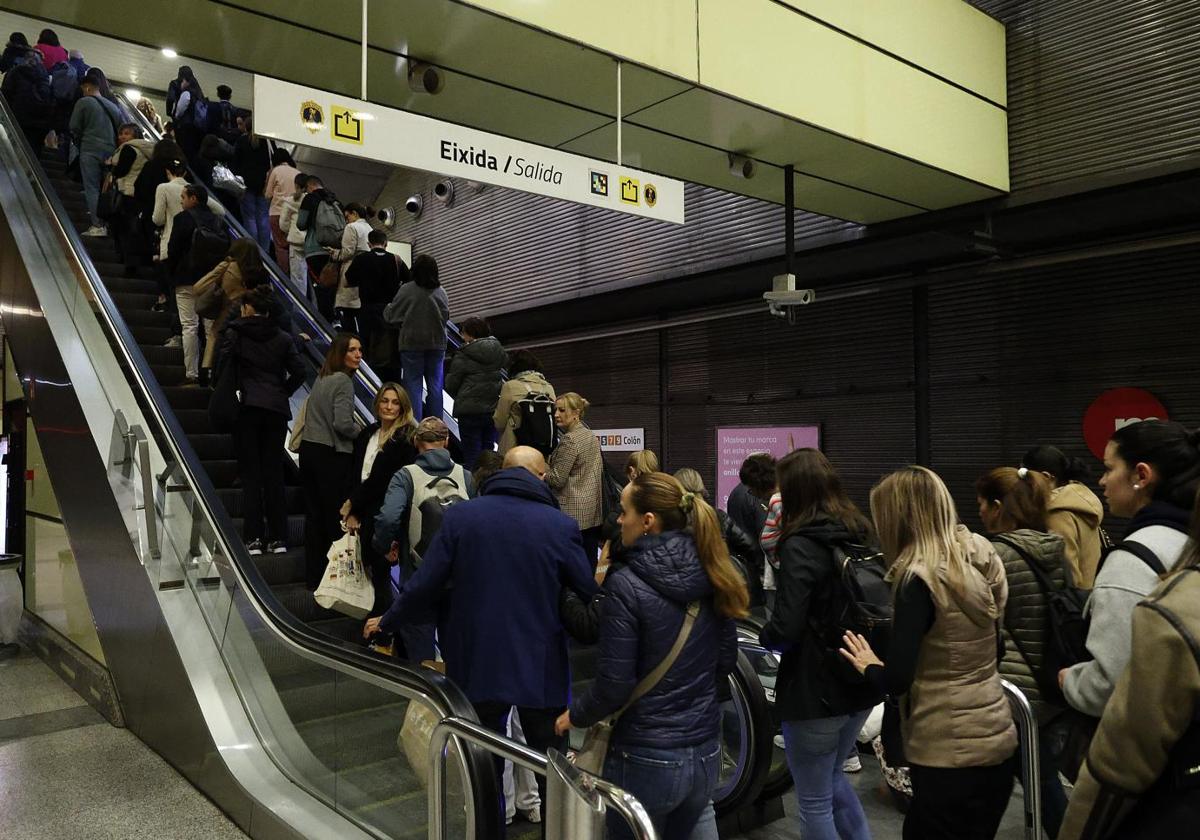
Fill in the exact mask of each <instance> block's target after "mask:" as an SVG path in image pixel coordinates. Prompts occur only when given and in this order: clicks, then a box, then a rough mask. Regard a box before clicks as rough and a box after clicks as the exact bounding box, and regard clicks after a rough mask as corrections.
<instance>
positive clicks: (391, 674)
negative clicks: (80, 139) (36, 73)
mask: <svg viewBox="0 0 1200 840" xmlns="http://www.w3.org/2000/svg"><path fill="white" fill-rule="evenodd" d="M0 122H2V123H3V125H4V126H5V128H6V130H7V133H8V135H9V137H10V139H11V141H12V145H13V148H14V149H15V150H16V151H17V154H18V155H20V156H23V157H24V158H25V170H26V173H27V174H28V175H29V176H30V178H31V182H32V185H33V186H34V188H35V191H36V192H37V193H39V194H40V195H39V196H38V198H39V199H40V201H41V202H42V203H43V205H44V206H45V207H47V208H48V209H49V211H50V216H51V220H52V221H53V223H54V225H55V228H56V229H57V231H58V233H59V234H60V235H61V236H62V238H63V240H64V244H65V245H66V247H67V250H68V251H69V252H70V253H69V257H70V258H71V259H72V260H73V262H74V263H75V265H76V268H77V277H78V278H80V279H81V280H82V282H83V283H85V284H86V291H87V293H88V294H89V295H91V296H92V298H93V299H94V300H95V301H96V303H97V304H98V305H97V306H95V307H93V311H94V312H96V313H97V314H99V316H100V319H101V324H102V326H103V327H104V328H105V330H106V331H107V332H108V333H109V335H110V336H111V337H112V338H113V339H115V341H112V342H110V344H111V345H112V346H114V347H115V348H116V349H117V352H118V353H119V356H118V361H119V362H120V363H121V364H122V367H123V368H124V369H125V371H126V376H127V378H128V377H129V376H132V379H133V382H132V383H131V384H132V385H133V386H134V393H135V396H138V395H140V396H141V397H143V400H142V403H143V408H144V409H149V412H150V416H149V417H148V419H149V420H150V421H151V422H152V424H153V425H155V426H157V429H156V431H157V432H159V434H157V435H155V437H156V440H157V441H158V442H159V443H160V445H161V444H163V443H165V444H166V446H167V448H168V450H169V452H170V456H171V457H172V458H174V459H175V463H176V464H177V465H178V467H179V468H180V469H181V470H182V471H183V473H184V475H185V476H186V479H187V483H188V484H190V485H191V487H193V488H195V492H194V493H193V497H194V499H195V501H196V503H197V504H198V505H199V506H200V507H201V515H202V516H203V517H204V518H207V520H208V522H209V524H210V525H211V526H212V528H213V532H214V535H215V538H216V539H217V540H218V542H219V545H220V548H221V549H222V551H223V552H224V554H225V556H226V557H227V558H229V560H230V567H231V568H232V569H233V570H234V572H235V574H236V576H237V579H238V583H239V584H240V585H241V586H242V588H243V590H244V591H245V592H247V593H248V594H249V596H250V598H249V600H250V603H251V604H253V605H254V607H255V609H256V611H257V612H258V613H259V615H260V618H262V619H263V621H264V623H265V624H266V625H267V626H269V627H271V628H272V629H273V630H274V631H276V632H277V633H278V634H279V635H280V636H282V637H283V639H284V640H285V641H286V642H287V643H288V644H289V645H290V646H291V647H292V648H293V649H295V650H297V651H299V652H300V653H301V655H303V656H305V657H306V658H309V659H313V660H316V661H319V662H322V663H323V664H326V665H328V666H331V667H334V668H335V669H337V670H342V671H344V672H346V673H350V674H352V675H353V674H354V672H356V671H357V672H360V673H362V674H365V675H369V676H370V677H372V678H373V679H371V680H368V681H369V682H376V683H378V682H380V681H382V682H385V683H392V684H395V685H397V686H400V687H403V688H404V689H407V690H408V691H409V692H411V693H412V694H413V695H416V696H422V697H427V698H429V699H430V700H432V701H434V702H435V703H436V704H437V705H438V706H439V707H440V708H438V709H437V712H438V713H440V714H442V715H443V716H444V717H449V716H452V715H453V716H455V717H463V718H466V719H468V720H474V721H477V720H478V716H477V715H476V713H475V710H474V707H473V706H472V705H471V703H470V701H469V700H467V697H466V695H465V694H464V693H463V692H462V689H460V688H459V687H458V686H457V685H456V684H454V683H453V682H452V681H451V680H449V679H448V678H446V677H445V676H443V675H442V674H439V673H437V672H436V671H432V670H430V669H427V668H422V667H419V666H412V665H408V664H406V663H400V662H396V661H387V660H383V659H380V658H378V657H376V656H373V655H370V654H367V653H365V652H363V651H362V650H361V649H360V648H357V647H355V646H354V645H352V644H351V643H350V642H348V641H339V640H336V639H333V638H332V637H328V636H325V635H324V634H320V633H317V632H315V631H313V630H312V629H310V628H309V627H308V626H307V625H305V624H304V623H303V622H301V621H300V620H299V619H297V618H296V617H295V616H294V615H292V614H291V613H290V612H289V611H288V610H287V609H285V608H284V607H283V605H282V604H281V603H280V602H279V599H278V598H277V597H276V596H275V594H274V592H272V591H271V588H270V586H269V585H268V584H267V582H266V580H265V578H264V577H263V576H262V572H261V571H260V570H259V569H258V566H257V565H256V564H255V563H254V561H253V559H252V558H251V557H250V554H249V553H248V552H247V550H246V547H245V545H244V544H243V543H242V541H241V539H240V538H238V537H237V536H236V529H235V527H234V524H233V519H232V517H231V516H230V515H229V513H228V512H227V511H226V510H225V508H224V505H220V504H215V505H214V504H213V500H214V499H216V498H217V494H216V489H215V488H214V486H213V484H212V482H211V481H210V480H209V478H208V475H207V473H206V472H205V471H204V469H203V467H202V466H201V465H200V459H199V457H198V456H197V454H196V452H195V450H194V449H193V447H192V445H191V442H190V441H189V440H188V438H187V436H186V434H185V433H184V431H183V428H182V426H181V425H180V423H179V420H178V419H177V418H176V416H175V413H174V411H171V410H169V409H167V408H166V407H167V406H168V405H169V403H168V402H167V397H166V394H165V392H164V391H163V389H162V386H161V385H159V383H158V380H157V378H156V377H155V376H154V373H153V371H152V370H151V368H150V364H149V363H148V362H147V361H146V358H145V356H144V355H143V353H142V352H141V349H140V348H139V347H138V344H137V342H136V340H135V339H134V337H133V333H132V331H131V330H130V329H129V327H128V325H127V324H126V323H125V320H124V318H123V317H121V315H120V311H119V310H118V309H117V306H116V303H115V301H114V300H113V299H112V296H111V295H110V293H109V291H108V289H107V287H106V286H105V284H104V282H103V281H102V280H101V278H100V276H99V274H98V272H97V271H96V268H95V265H94V264H93V262H92V260H91V259H90V258H89V257H88V256H87V250H86V249H85V247H84V243H83V239H82V236H81V235H80V233H79V232H78V231H77V230H76V229H75V226H74V224H73V223H71V221H70V215H69V214H68V213H67V211H66V208H65V207H64V206H63V204H62V201H61V199H60V198H59V197H58V193H57V191H56V190H55V189H54V188H53V187H52V185H51V184H50V183H49V177H48V176H47V174H46V172H45V170H44V169H43V168H42V166H41V164H40V162H39V160H38V158H37V155H36V153H35V152H34V150H33V149H32V148H31V147H30V145H29V142H28V140H27V139H26V137H25V134H24V132H23V131H21V130H20V129H19V128H18V123H17V121H16V118H15V116H14V114H13V112H12V110H11V108H10V107H9V103H8V101H7V100H6V99H5V98H4V97H3V96H2V95H0ZM148 514H150V515H153V513H152V512H151V511H148ZM268 752H270V751H268ZM467 761H468V772H469V773H470V779H469V783H470V784H471V788H472V790H473V791H474V792H475V796H474V797H473V799H474V801H475V806H476V808H475V814H476V816H477V819H482V820H484V821H485V823H488V822H490V819H489V815H492V812H493V811H495V810H496V809H495V808H494V807H492V803H493V801H494V799H495V796H494V795H492V792H493V790H494V788H495V781H494V775H493V772H492V765H491V758H490V756H489V755H488V754H487V753H486V752H485V751H483V750H479V749H475V750H469V751H468V752H467ZM281 769H282V768H281ZM285 772H286V771H285ZM297 781H299V780H297ZM493 816H494V815H493ZM484 836H490V835H484Z"/></svg>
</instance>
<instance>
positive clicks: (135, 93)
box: [125, 88, 142, 105]
mask: <svg viewBox="0 0 1200 840" xmlns="http://www.w3.org/2000/svg"><path fill="white" fill-rule="evenodd" d="M125 98H126V99H128V100H129V101H130V102H132V103H134V104H135V105H136V104H137V103H139V102H141V101H142V92H141V91H140V90H138V89H137V88H125Z"/></svg>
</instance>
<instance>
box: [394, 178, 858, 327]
mask: <svg viewBox="0 0 1200 840" xmlns="http://www.w3.org/2000/svg"><path fill="white" fill-rule="evenodd" d="M437 180H438V178H437V177H436V176H432V175H426V174H424V173H418V172H412V171H409V170H400V171H398V172H397V173H396V174H395V175H394V176H393V177H392V179H391V181H389V183H388V185H387V186H386V187H385V188H384V190H383V192H382V193H381V195H380V196H379V199H378V204H379V206H381V207H398V212H397V223H396V227H395V228H394V229H393V230H392V231H389V235H390V236H391V237H392V238H393V239H400V240H403V241H405V242H410V243H412V246H413V252H414V253H429V254H433V255H434V256H436V257H437V260H438V266H439V268H440V270H441V274H442V278H443V280H444V282H445V285H446V291H447V293H448V294H449V296H450V306H451V313H452V315H453V316H454V317H461V316H463V315H467V314H475V313H483V314H489V315H490V314H496V313H499V312H508V311H513V310H517V309H523V308H527V307H530V306H537V305H541V304H545V303H548V302H551V301H553V300H563V299H569V298H575V297H581V296H584V295H589V294H595V293H596V292H598V291H601V290H602V289H605V288H610V289H611V288H615V287H619V286H622V285H635V284H639V283H644V282H652V281H654V280H659V279H663V278H666V277H674V276H680V275H686V274H689V273H694V272H698V271H703V270H711V269H713V268H717V267H721V266H725V265H730V264H734V263H737V262H742V261H745V260H747V259H750V258H752V256H753V254H754V253H755V252H756V251H763V252H764V253H766V252H769V253H781V252H782V251H783V210H782V208H780V207H779V206H778V205H774V204H770V203H768V202H765V201H758V200H756V199H753V198H746V197H744V196H739V195H733V194H731V193H724V192H720V191H718V190H714V189H710V188H708V187H700V186H696V185H694V184H689V185H688V186H687V190H686V195H687V198H686V201H687V224H686V225H672V224H667V223H664V222H654V221H648V220H646V219H643V218H640V217H637V216H629V215H625V214H620V213H613V212H611V211H605V210H600V209H597V208H593V207H585V206H583V205H580V204H574V203H572V202H567V201H561V200H559V199H553V198H546V197H544V196H538V195H532V194H529V193H522V192H517V191H515V190H506V189H501V188H498V187H488V188H486V189H484V190H483V191H482V192H477V191H476V190H475V189H474V188H472V187H471V186H470V185H468V184H467V183H466V182H463V181H456V182H455V183H456V195H455V203H454V206H452V207H445V206H444V205H442V204H440V203H438V202H437V201H435V200H434V199H433V198H432V195H431V191H432V187H433V184H434V183H436V182H437ZM415 193H420V194H421V195H422V197H423V199H424V202H425V210H424V212H423V213H422V215H421V217H420V218H417V219H414V218H413V216H411V215H410V214H408V213H406V212H405V211H404V201H405V199H406V198H408V196H410V195H413V194H415ZM851 227H854V226H853V225H850V224H849V223H846V222H840V221H836V220H833V219H829V218H826V217H824V216H815V215H813V214H811V213H797V214H796V235H797V238H804V237H808V236H814V235H818V234H821V233H828V232H832V231H835V230H840V229H844V228H851Z"/></svg>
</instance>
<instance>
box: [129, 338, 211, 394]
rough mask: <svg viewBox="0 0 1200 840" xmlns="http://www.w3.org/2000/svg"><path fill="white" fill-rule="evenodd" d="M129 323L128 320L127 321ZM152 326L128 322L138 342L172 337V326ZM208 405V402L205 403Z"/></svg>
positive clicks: (163, 341)
mask: <svg viewBox="0 0 1200 840" xmlns="http://www.w3.org/2000/svg"><path fill="white" fill-rule="evenodd" d="M127 323H128V322H127ZM166 323H168V322H164V326H161V327H151V326H146V325H144V324H135V323H128V326H129V331H130V332H131V333H133V340H134V341H136V342H137V343H138V344H158V345H162V344H164V343H166V340H167V339H168V338H170V337H171V328H170V327H169V326H166V325H165V324H166ZM205 405H207V403H205Z"/></svg>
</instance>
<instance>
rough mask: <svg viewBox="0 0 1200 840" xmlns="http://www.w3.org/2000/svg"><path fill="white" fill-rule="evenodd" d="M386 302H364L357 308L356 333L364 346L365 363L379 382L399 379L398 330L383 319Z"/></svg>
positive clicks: (397, 380)
mask: <svg viewBox="0 0 1200 840" xmlns="http://www.w3.org/2000/svg"><path fill="white" fill-rule="evenodd" d="M385 305H386V304H382V303H364V304H363V305H362V309H360V310H358V334H359V337H360V338H361V339H362V343H363V347H364V348H366V355H367V364H369V365H370V366H371V370H373V371H375V373H376V374H377V375H378V376H379V381H380V382H399V381H400V375H401V373H400V345H399V330H397V329H396V328H395V327H393V326H392V325H391V324H389V323H388V322H387V321H385V320H383V308H384V306H385Z"/></svg>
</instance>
